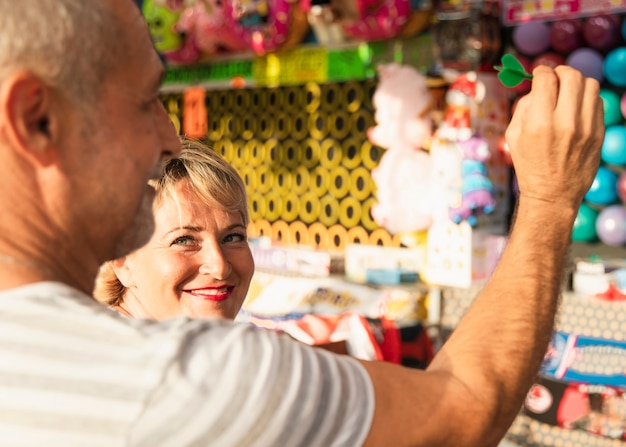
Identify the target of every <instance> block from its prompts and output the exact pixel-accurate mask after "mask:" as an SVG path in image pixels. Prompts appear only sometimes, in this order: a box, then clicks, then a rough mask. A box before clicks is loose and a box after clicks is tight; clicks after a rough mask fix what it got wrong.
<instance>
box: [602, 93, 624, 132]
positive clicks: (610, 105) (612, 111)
mask: <svg viewBox="0 0 626 447" xmlns="http://www.w3.org/2000/svg"><path fill="white" fill-rule="evenodd" d="M600 98H601V99H602V105H603V106H604V125H605V126H607V127H608V126H612V125H614V124H619V123H621V122H622V121H623V116H622V110H621V108H620V105H621V98H620V96H619V95H618V94H617V93H616V92H614V91H613V90H609V89H606V88H603V89H601V90H600Z"/></svg>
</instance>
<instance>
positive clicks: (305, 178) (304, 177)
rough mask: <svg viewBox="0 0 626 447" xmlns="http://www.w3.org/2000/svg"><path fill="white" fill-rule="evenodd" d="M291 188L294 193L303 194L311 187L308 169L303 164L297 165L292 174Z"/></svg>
mask: <svg viewBox="0 0 626 447" xmlns="http://www.w3.org/2000/svg"><path fill="white" fill-rule="evenodd" d="M291 187H292V190H293V192H294V193H295V194H304V193H305V192H306V191H308V190H309V188H310V187H311V176H310V175H309V170H308V169H307V168H305V167H304V166H298V167H297V168H296V172H295V174H294V176H293V182H292V186H291Z"/></svg>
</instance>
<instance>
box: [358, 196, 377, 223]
mask: <svg viewBox="0 0 626 447" xmlns="http://www.w3.org/2000/svg"><path fill="white" fill-rule="evenodd" d="M376 203H377V200H376V198H374V197H370V198H369V199H367V200H365V201H364V202H363V203H362V204H361V225H363V228H365V229H366V230H367V231H373V230H376V229H377V228H380V226H379V225H378V224H377V223H376V221H375V220H374V219H373V218H372V205H374V204H376Z"/></svg>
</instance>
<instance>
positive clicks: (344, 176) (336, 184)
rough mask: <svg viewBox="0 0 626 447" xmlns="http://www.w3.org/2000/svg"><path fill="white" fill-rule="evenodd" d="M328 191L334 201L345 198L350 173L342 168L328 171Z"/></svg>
mask: <svg viewBox="0 0 626 447" xmlns="http://www.w3.org/2000/svg"><path fill="white" fill-rule="evenodd" d="M328 191H329V192H330V194H332V195H333V196H334V197H335V199H341V198H342V197H345V196H346V194H348V192H349V191H350V173H349V172H348V170H347V169H346V168H344V167H343V166H338V167H336V168H334V169H333V170H332V171H330V179H329V181H328Z"/></svg>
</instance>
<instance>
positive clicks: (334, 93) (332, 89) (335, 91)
mask: <svg viewBox="0 0 626 447" xmlns="http://www.w3.org/2000/svg"><path fill="white" fill-rule="evenodd" d="M341 99H342V98H341V90H340V89H339V84H336V83H328V84H324V85H323V86H322V93H321V100H322V102H321V104H320V106H321V108H322V109H324V110H327V111H329V112H334V111H335V110H337V109H339V108H340V107H341V106H342V104H341Z"/></svg>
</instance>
